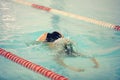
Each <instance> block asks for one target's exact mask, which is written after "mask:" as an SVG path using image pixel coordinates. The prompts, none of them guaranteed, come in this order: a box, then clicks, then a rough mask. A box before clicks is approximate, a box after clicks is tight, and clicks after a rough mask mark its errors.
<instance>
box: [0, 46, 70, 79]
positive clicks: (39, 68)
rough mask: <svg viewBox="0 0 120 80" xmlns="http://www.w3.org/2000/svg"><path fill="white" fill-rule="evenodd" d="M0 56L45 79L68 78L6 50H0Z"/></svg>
mask: <svg viewBox="0 0 120 80" xmlns="http://www.w3.org/2000/svg"><path fill="white" fill-rule="evenodd" d="M0 55H1V56H3V57H5V58H7V59H9V60H11V61H13V62H15V63H17V64H20V65H22V66H23V67H26V68H28V69H30V70H32V71H34V72H37V73H39V74H41V75H43V76H45V77H48V78H50V79H51V80H68V78H65V77H64V76H61V75H59V74H57V73H55V72H53V71H51V70H48V69H46V68H44V67H42V66H40V65H37V64H35V63H32V62H30V61H28V60H25V59H23V58H21V57H19V56H17V55H15V54H12V53H11V52H7V51H6V50H4V49H2V48H0Z"/></svg>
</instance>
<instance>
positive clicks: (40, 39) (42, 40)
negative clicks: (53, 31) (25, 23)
mask: <svg viewBox="0 0 120 80" xmlns="http://www.w3.org/2000/svg"><path fill="white" fill-rule="evenodd" d="M47 34H48V33H44V34H42V35H41V36H39V37H38V38H37V39H36V41H39V42H44V41H46V38H47Z"/></svg>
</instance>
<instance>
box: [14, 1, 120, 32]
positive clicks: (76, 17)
mask: <svg viewBox="0 0 120 80" xmlns="http://www.w3.org/2000/svg"><path fill="white" fill-rule="evenodd" d="M13 1H15V2H17V3H21V4H24V5H28V6H31V7H33V8H36V9H40V10H43V11H47V12H51V13H53V14H59V15H64V16H68V17H71V18H75V19H79V20H82V21H86V22H89V23H93V24H97V25H100V26H103V27H107V28H111V29H114V30H117V31H120V26H119V25H115V24H111V23H107V22H104V21H99V20H96V19H93V18H88V17H84V16H80V15H76V14H72V13H69V12H65V11H61V10H57V9H53V8H49V7H46V6H42V5H38V4H34V3H31V2H26V1H23V0H13Z"/></svg>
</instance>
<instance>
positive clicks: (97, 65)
mask: <svg viewBox="0 0 120 80" xmlns="http://www.w3.org/2000/svg"><path fill="white" fill-rule="evenodd" d="M91 60H92V61H93V63H94V64H95V66H93V67H94V68H98V67H99V64H98V62H97V60H96V59H95V58H91Z"/></svg>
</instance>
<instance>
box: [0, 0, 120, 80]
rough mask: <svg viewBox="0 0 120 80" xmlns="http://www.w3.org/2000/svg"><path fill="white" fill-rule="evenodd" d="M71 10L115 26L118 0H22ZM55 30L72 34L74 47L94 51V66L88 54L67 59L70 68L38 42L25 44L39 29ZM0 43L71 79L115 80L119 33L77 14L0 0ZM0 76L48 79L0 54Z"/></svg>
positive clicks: (4, 79) (119, 18)
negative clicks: (66, 13) (92, 22)
mask: <svg viewBox="0 0 120 80" xmlns="http://www.w3.org/2000/svg"><path fill="white" fill-rule="evenodd" d="M26 1H30V2H32V3H36V4H40V5H45V6H48V7H52V8H55V9H59V10H63V11H66V12H71V13H74V14H78V15H82V16H86V17H90V18H95V19H98V20H102V21H106V22H109V23H113V24H117V25H120V7H119V4H120V1H119V0H114V1H113V0H26ZM54 30H57V31H60V32H61V33H63V35H65V37H67V38H69V39H71V40H72V41H73V42H74V43H75V44H76V47H77V51H79V52H81V53H84V54H85V55H87V56H95V58H96V59H97V60H98V62H99V65H100V66H99V68H97V69H96V68H93V63H92V62H91V61H89V59H87V58H81V57H77V58H66V59H65V63H66V64H68V65H70V66H75V67H81V68H85V71H84V72H74V71H71V70H69V69H66V68H64V67H63V66H60V65H59V64H57V63H56V62H55V61H54V60H53V55H54V52H52V51H50V50H49V49H48V48H47V47H46V46H44V45H43V44H39V45H29V46H27V45H26V43H30V42H32V41H34V40H36V38H37V37H39V36H40V35H41V34H42V33H44V32H52V31H54ZM0 48H4V49H5V50H7V51H10V52H12V53H14V54H16V55H18V56H20V57H23V58H25V59H27V60H29V61H32V62H34V63H36V64H39V65H42V66H44V67H46V68H48V69H50V70H53V71H55V72H57V73H59V74H62V75H63V76H66V77H68V78H69V79H70V80H120V32H117V31H114V30H112V29H109V28H104V27H101V26H99V25H95V24H91V23H87V22H84V21H80V20H77V19H73V18H69V17H65V16H61V15H57V14H56V15H54V14H51V13H48V12H45V11H41V10H37V9H34V8H32V7H29V6H25V5H21V4H18V3H15V2H13V1H12V0H0ZM0 80H49V79H47V78H45V77H44V76H41V75H39V74H37V73H34V72H32V71H30V70H28V69H26V68H24V67H21V66H20V65H18V64H15V63H13V62H11V61H9V60H7V59H5V58H3V57H1V56H0Z"/></svg>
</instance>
